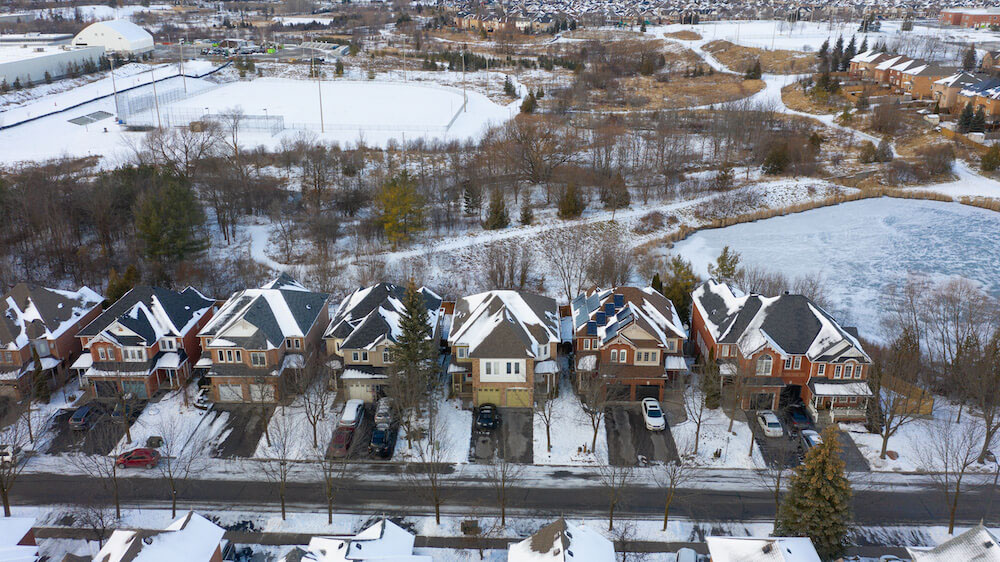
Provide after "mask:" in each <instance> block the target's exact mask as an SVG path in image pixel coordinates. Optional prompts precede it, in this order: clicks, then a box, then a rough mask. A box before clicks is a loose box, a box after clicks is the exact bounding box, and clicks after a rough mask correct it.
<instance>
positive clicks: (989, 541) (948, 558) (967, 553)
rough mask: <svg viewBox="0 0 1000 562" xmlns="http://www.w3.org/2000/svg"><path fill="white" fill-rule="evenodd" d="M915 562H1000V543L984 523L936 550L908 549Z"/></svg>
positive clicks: (936, 547)
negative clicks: (965, 561)
mask: <svg viewBox="0 0 1000 562" xmlns="http://www.w3.org/2000/svg"><path fill="white" fill-rule="evenodd" d="M906 552H907V553H908V554H909V555H910V558H911V559H912V560H913V562H952V561H953V560H976V561H978V562H1000V542H998V541H997V537H996V535H994V534H993V533H991V532H990V530H989V529H987V528H986V527H984V526H983V524H982V523H980V524H979V525H976V526H975V527H972V528H971V529H969V530H968V531H966V532H964V533H962V534H961V535H958V536H957V537H954V538H951V539H949V540H947V541H945V542H943V543H941V544H939V545H937V546H935V547H934V548H921V547H907V548H906Z"/></svg>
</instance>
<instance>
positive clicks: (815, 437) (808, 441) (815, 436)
mask: <svg viewBox="0 0 1000 562" xmlns="http://www.w3.org/2000/svg"><path fill="white" fill-rule="evenodd" d="M822 442H823V438H822V437H821V436H820V434H819V433H816V432H815V431H813V430H811V429H803V430H802V448H803V449H805V450H807V451H808V450H809V449H812V448H813V447H815V446H816V445H819V444H820V443H822Z"/></svg>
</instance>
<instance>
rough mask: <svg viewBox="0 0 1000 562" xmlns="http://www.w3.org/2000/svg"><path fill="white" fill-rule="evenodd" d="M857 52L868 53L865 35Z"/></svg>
mask: <svg viewBox="0 0 1000 562" xmlns="http://www.w3.org/2000/svg"><path fill="white" fill-rule="evenodd" d="M858 52H859V53H867V52H868V36H867V35H865V38H864V39H862V40H861V47H859V48H858Z"/></svg>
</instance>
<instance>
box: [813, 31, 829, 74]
mask: <svg viewBox="0 0 1000 562" xmlns="http://www.w3.org/2000/svg"><path fill="white" fill-rule="evenodd" d="M816 58H817V59H819V70H820V72H829V71H830V40H829V39H827V40H825V41H823V44H822V45H820V47H819V51H818V52H817V53H816Z"/></svg>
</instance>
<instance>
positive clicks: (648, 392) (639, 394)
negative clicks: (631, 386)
mask: <svg viewBox="0 0 1000 562" xmlns="http://www.w3.org/2000/svg"><path fill="white" fill-rule="evenodd" d="M643 398H652V399H653V400H659V399H660V387H658V386H656V385H655V384H640V385H638V386H636V387H635V399H636V400H642V399H643Z"/></svg>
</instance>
